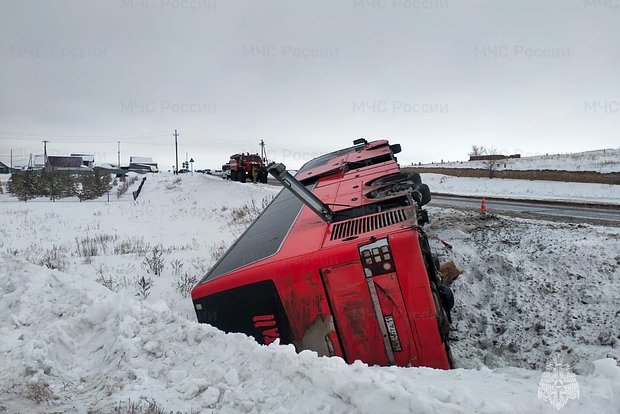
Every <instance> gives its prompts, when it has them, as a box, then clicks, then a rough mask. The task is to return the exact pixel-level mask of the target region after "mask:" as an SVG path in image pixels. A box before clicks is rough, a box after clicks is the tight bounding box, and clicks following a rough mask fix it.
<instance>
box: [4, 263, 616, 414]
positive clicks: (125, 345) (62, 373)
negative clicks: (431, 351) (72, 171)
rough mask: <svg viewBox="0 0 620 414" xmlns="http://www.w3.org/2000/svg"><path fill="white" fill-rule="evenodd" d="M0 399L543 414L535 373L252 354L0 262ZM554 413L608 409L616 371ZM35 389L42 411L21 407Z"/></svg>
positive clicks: (589, 383)
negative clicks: (382, 365) (371, 364)
mask: <svg viewBox="0 0 620 414" xmlns="http://www.w3.org/2000/svg"><path fill="white" fill-rule="evenodd" d="M0 270H1V274H2V276H1V277H0V292H1V293H2V297H3V300H2V308H1V310H2V312H1V315H2V316H0V332H1V334H2V338H3V340H2V348H1V349H0V353H1V354H0V355H1V363H2V366H3V369H2V372H1V374H0V378H1V383H2V384H3V386H2V389H1V390H0V400H1V401H2V405H3V409H4V410H5V411H7V412H50V411H61V412H76V413H82V412H87V411H89V410H91V412H92V411H94V412H97V410H101V412H109V411H111V409H112V408H113V407H114V405H115V404H116V403H117V402H118V401H123V400H128V399H130V398H131V399H133V400H139V399H140V397H149V398H152V399H154V400H156V401H157V402H158V403H159V404H160V405H161V406H162V407H164V408H165V409H166V410H173V411H177V410H178V411H181V412H185V411H190V410H193V412H203V411H206V410H208V409H214V410H216V411H217V412H281V413H289V412H313V413H316V412H324V413H329V412H365V413H366V412H367V413H376V412H386V413H392V412H418V413H434V412H480V413H496V412H503V413H522V412H552V410H553V409H552V407H550V406H548V405H546V404H545V403H542V402H540V401H538V399H537V387H538V381H539V380H540V375H541V373H540V372H536V371H528V370H524V369H518V368H503V369H497V370H489V369H485V368H484V369H480V370H465V369H457V370H454V371H438V370H432V369H427V368H408V369H407V368H378V367H368V366H366V365H364V364H354V365H351V366H349V365H346V364H345V363H344V362H343V361H342V360H341V359H338V358H318V357H317V356H316V355H315V354H314V353H311V352H303V353H301V354H299V355H298V354H296V353H295V351H294V349H293V347H292V346H279V345H274V344H272V345H270V346H268V347H261V346H258V345H257V344H256V343H255V342H254V341H252V340H251V339H250V338H248V337H245V336H244V335H240V334H234V335H232V334H229V335H227V334H223V333H221V332H219V331H217V330H216V329H214V328H212V327H210V326H208V325H199V324H197V323H194V322H191V321H188V320H186V319H185V318H183V317H181V316H179V315H177V314H175V313H174V312H171V311H170V309H168V308H167V306H166V305H165V304H164V303H162V302H155V303H148V302H146V301H140V300H138V299H135V298H133V297H131V296H127V295H122V294H121V295H119V294H114V293H112V292H110V291H108V290H107V289H105V288H104V287H102V286H100V285H99V284H97V283H95V282H92V281H89V280H88V278H86V277H84V276H81V275H71V274H65V273H61V272H58V271H54V270H47V269H43V268H41V267H38V266H34V265H30V264H26V263H23V262H22V261H19V260H17V259H15V258H13V257H10V256H9V255H6V254H2V255H0ZM594 365H595V367H594V372H593V373H592V374H591V375H588V376H579V377H578V381H579V385H580V388H581V398H580V400H579V401H571V403H570V404H568V405H567V406H566V407H565V410H564V412H567V413H582V412H600V413H605V412H609V413H612V412H616V409H617V408H618V407H619V406H620V368H618V367H616V364H615V361H613V360H611V359H607V360H599V361H596V362H595V364H594ZM37 389H39V390H40V389H43V390H46V391H39V394H40V398H41V402H40V403H39V404H37V403H36V402H35V401H31V400H29V399H28V397H29V396H31V397H32V394H33V393H34V392H35V390H37Z"/></svg>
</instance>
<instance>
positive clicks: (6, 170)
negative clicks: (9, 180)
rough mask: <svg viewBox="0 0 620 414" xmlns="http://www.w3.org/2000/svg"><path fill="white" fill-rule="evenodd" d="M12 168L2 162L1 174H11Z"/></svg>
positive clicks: (0, 166)
mask: <svg viewBox="0 0 620 414" xmlns="http://www.w3.org/2000/svg"><path fill="white" fill-rule="evenodd" d="M12 172H13V171H12V170H11V167H9V166H8V165H6V164H5V163H3V162H1V161H0V174H11V173H12Z"/></svg>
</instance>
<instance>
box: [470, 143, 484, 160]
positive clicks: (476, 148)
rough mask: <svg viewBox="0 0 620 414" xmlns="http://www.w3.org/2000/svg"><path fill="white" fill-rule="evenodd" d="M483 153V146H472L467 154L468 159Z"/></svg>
mask: <svg viewBox="0 0 620 414" xmlns="http://www.w3.org/2000/svg"><path fill="white" fill-rule="evenodd" d="M484 151H485V148H484V145H472V146H471V150H470V151H469V152H468V153H467V155H469V156H470V157H478V156H480V155H483V154H484Z"/></svg>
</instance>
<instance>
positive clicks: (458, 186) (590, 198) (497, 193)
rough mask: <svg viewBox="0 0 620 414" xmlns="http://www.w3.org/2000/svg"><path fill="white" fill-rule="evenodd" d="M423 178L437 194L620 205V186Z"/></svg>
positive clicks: (467, 178)
mask: <svg viewBox="0 0 620 414" xmlns="http://www.w3.org/2000/svg"><path fill="white" fill-rule="evenodd" d="M421 175H422V181H423V182H424V183H426V184H428V186H429V187H430V188H431V190H432V191H433V192H435V193H444V194H454V195H464V196H475V197H482V196H486V197H504V198H514V199H521V200H548V201H565V202H570V203H595V204H615V205H620V185H613V184H593V183H565V182H561V181H542V180H536V181H529V180H511V179H505V178H493V179H489V178H474V177H453V176H450V175H443V174H421Z"/></svg>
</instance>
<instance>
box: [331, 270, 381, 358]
mask: <svg viewBox="0 0 620 414" xmlns="http://www.w3.org/2000/svg"><path fill="white" fill-rule="evenodd" d="M322 275H323V281H324V283H325V287H326V289H327V296H328V299H329V302H330V304H331V309H332V311H333V312H334V321H335V324H336V329H337V331H338V335H339V337H340V338H343V340H342V347H343V350H344V355H345V359H346V361H347V362H348V363H353V362H354V361H355V360H357V359H359V360H361V361H364V362H365V363H367V364H369V365H387V364H388V360H387V355H386V352H385V348H384V344H383V339H382V336H381V331H380V330H379V325H378V324H377V318H376V315H375V312H374V308H373V306H372V301H371V298H370V293H369V291H368V283H367V282H366V278H365V276H364V271H363V269H362V266H361V265H360V263H359V262H354V263H348V264H345V265H342V266H337V267H332V268H329V269H324V270H322Z"/></svg>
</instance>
